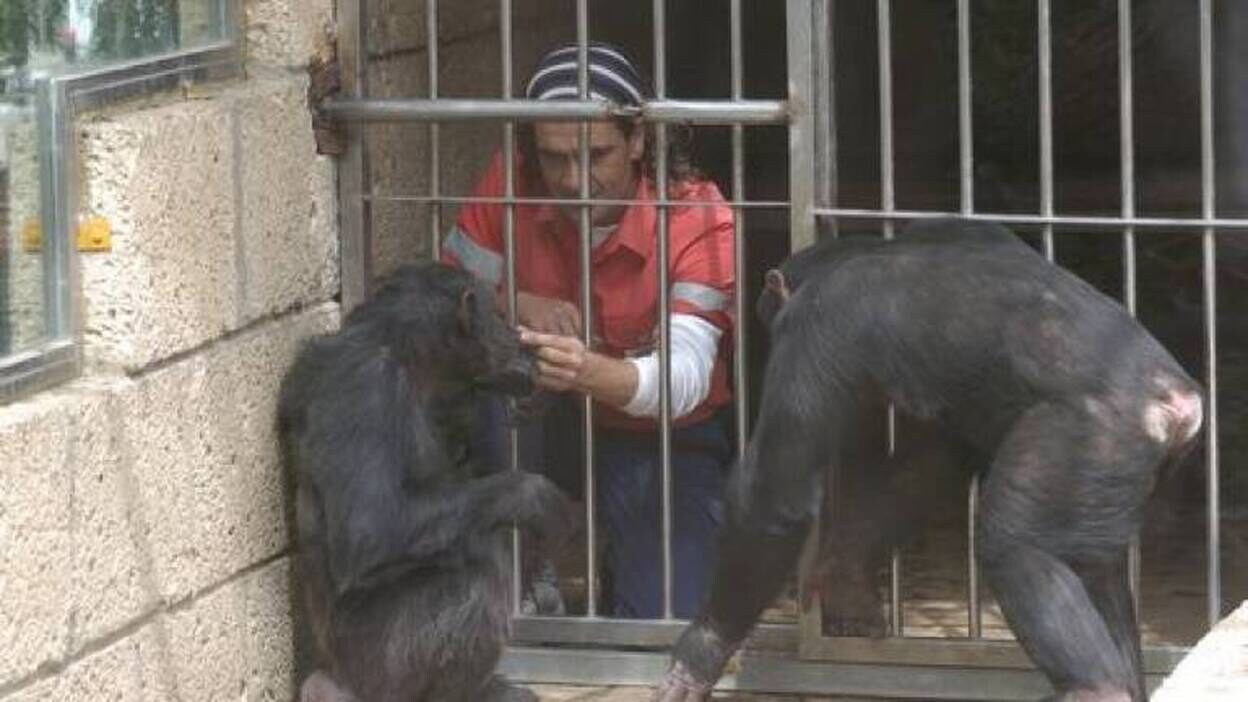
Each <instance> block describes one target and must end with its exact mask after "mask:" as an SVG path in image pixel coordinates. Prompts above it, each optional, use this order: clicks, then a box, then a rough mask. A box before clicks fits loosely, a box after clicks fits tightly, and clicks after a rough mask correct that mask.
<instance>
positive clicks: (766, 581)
mask: <svg viewBox="0 0 1248 702" xmlns="http://www.w3.org/2000/svg"><path fill="white" fill-rule="evenodd" d="M943 226H945V227H952V228H953V230H954V232H955V233H956V229H957V228H958V227H961V228H963V229H972V228H973V227H971V226H970V225H967V224H965V223H962V224H959V223H944V225H943ZM976 226H979V227H982V225H976ZM948 238H950V237H945V236H935V237H931V238H930V239H928V240H923V238H922V237H917V238H911V239H909V240H907V238H906V237H902V238H901V239H899V240H896V241H883V240H878V241H872V242H865V241H862V240H849V241H845V242H836V241H833V242H828V243H827V244H821V245H819V246H818V247H816V248H814V249H811V250H808V251H805V252H802V253H799V254H797V255H796V256H794V257H793V259H792V260H790V261H789V262H788V263H786V264H785V265H784V266H782V267H781V268H780V269H779V270H778V271H776V272H773V273H769V276H768V290H767V291H766V292H765V293H764V295H765V296H770V297H772V298H773V299H772V300H770V301H769V302H767V303H766V304H765V305H760V309H770V310H772V314H774V319H772V321H771V335H772V342H773V344H772V350H771V356H770V358H769V360H768V365H767V372H766V376H765V379H764V388H763V395H762V399H761V409H760V412H759V419H758V425H757V427H756V429H755V430H754V434H753V436H752V437H751V439H750V443H749V447H748V449H747V451H746V454H745V457H744V459H743V461H742V464H741V466H740V467H739V468H738V471H737V473H736V475H735V478H734V487H733V490H732V495H731V499H732V509H731V511H730V516H729V519H728V523H727V524H726V527H725V530H724V532H723V535H722V541H721V544H720V550H719V559H718V562H717V565H716V571H715V575H714V578H713V581H712V585H711V591H710V595H709V601H708V602H707V604H706V606H705V607H704V608H703V611H702V612H701V613H700V615H699V616H698V618H697V619H696V620H695V621H694V622H693V624H691V625H690V627H689V628H688V629H687V630H686V631H685V633H684V634H683V635H682V636H681V638H680V640H679V641H678V642H677V644H676V647H675V650H674V651H673V659H674V660H673V665H672V667H671V669H670V670H669V672H668V674H667V676H666V677H665V679H664V681H663V684H662V687H661V688H660V691H659V692H658V694H657V695H656V699H658V700H661V701H662V702H685V701H690V700H698V701H700V700H703V699H706V697H707V695H708V691H709V689H710V687H711V686H712V685H713V684H714V682H715V681H716V680H717V679H718V677H719V675H720V674H721V671H722V669H723V666H724V664H725V662H726V661H727V659H728V658H729V656H731V654H732V653H733V651H734V650H735V649H736V648H737V647H738V646H739V644H740V643H741V641H742V640H743V639H744V638H745V636H746V634H747V633H748V632H749V630H750V628H751V627H752V626H753V624H754V622H755V621H756V620H757V618H758V616H759V614H760V612H761V611H762V609H763V608H764V607H765V606H766V605H767V604H769V603H770V602H771V600H772V599H773V598H774V597H775V596H776V594H777V593H778V592H779V590H780V588H781V587H782V585H783V583H784V579H785V577H786V575H787V574H788V573H789V572H790V571H791V570H792V568H793V566H794V565H795V563H796V561H797V557H798V552H799V550H800V548H801V545H802V542H803V540H804V538H805V536H806V534H807V531H808V528H809V525H810V523H811V521H812V519H813V517H814V514H815V512H816V510H817V509H819V505H820V501H821V488H822V486H823V477H824V476H823V473H824V470H823V468H824V467H826V466H827V465H828V463H829V461H834V460H839V456H840V448H841V446H842V445H843V444H844V443H845V442H846V440H847V437H848V436H849V435H850V434H852V433H853V432H854V431H855V430H856V425H857V423H858V422H859V420H860V418H861V417H862V416H863V415H864V412H867V411H868V410H870V409H871V408H874V407H876V406H878V405H879V404H880V402H881V400H882V399H887V400H888V401H891V402H892V403H894V404H895V405H896V407H897V408H898V409H899V411H902V412H904V413H906V414H908V415H910V416H913V417H915V418H917V419H918V420H919V421H923V422H931V423H932V424H933V425H935V426H938V427H939V428H940V429H941V431H943V432H944V433H945V434H946V435H948V436H949V437H951V438H952V439H953V440H955V441H956V442H958V443H959V444H962V445H965V446H967V447H970V449H971V450H973V451H975V452H977V453H978V454H980V455H982V456H986V457H988V458H987V460H986V463H987V465H988V468H987V470H986V472H985V473H984V476H983V480H982V490H981V510H980V514H979V521H978V522H977V523H976V525H975V529H976V537H977V539H978V543H979V554H978V555H979V559H980V565H981V567H982V568H983V569H984V573H985V576H986V577H987V579H988V582H989V584H990V585H991V586H992V587H993V589H994V591H995V592H996V594H997V597H998V599H999V601H1000V604H1001V608H1002V610H1003V612H1004V613H1005V616H1006V619H1007V620H1008V621H1009V623H1010V625H1011V627H1012V628H1013V630H1014V633H1015V635H1016V636H1017V637H1018V639H1019V641H1020V642H1021V644H1022V645H1023V647H1024V649H1025V650H1026V651H1027V653H1028V654H1029V655H1030V656H1031V657H1032V659H1033V660H1034V661H1035V663H1036V664H1037V665H1038V666H1039V668H1040V669H1041V670H1042V671H1043V672H1044V673H1045V675H1046V676H1047V677H1048V678H1049V680H1050V682H1051V683H1052V684H1053V686H1054V688H1055V689H1056V690H1057V691H1058V694H1059V695H1060V696H1061V697H1060V698H1061V699H1067V700H1076V699H1077V700H1115V701H1119V700H1121V701H1126V700H1142V699H1144V698H1145V692H1144V687H1143V679H1142V675H1141V666H1140V653H1139V650H1140V649H1139V630H1138V628H1137V625H1136V622H1135V617H1134V612H1133V609H1132V603H1131V598H1130V593H1129V590H1128V585H1127V573H1126V544H1127V542H1128V540H1129V539H1130V537H1131V535H1132V534H1134V533H1135V532H1136V530H1137V529H1138V527H1139V523H1140V519H1141V512H1142V509H1143V507H1144V503H1145V501H1146V499H1147V498H1148V496H1149V494H1150V492H1151V491H1152V489H1153V486H1154V483H1155V482H1156V480H1157V477H1158V474H1159V472H1160V470H1161V469H1162V467H1163V466H1164V465H1167V464H1173V463H1174V462H1176V461H1177V460H1178V459H1179V457H1180V456H1181V454H1182V452H1183V451H1184V449H1185V448H1186V447H1187V446H1188V445H1189V444H1190V442H1191V440H1192V438H1193V437H1194V436H1195V434H1196V432H1197V431H1198V430H1199V428H1200V425H1201V417H1202V410H1201V407H1202V396H1201V389H1200V387H1199V386H1198V385H1197V384H1196V383H1195V382H1194V381H1193V380H1192V379H1191V378H1190V377H1188V375H1187V374H1186V373H1185V372H1184V371H1183V369H1182V368H1180V367H1179V365H1178V363H1176V362H1175V360H1174V359H1173V358H1172V357H1171V356H1170V355H1169V354H1168V353H1167V352H1166V351H1165V349H1163V348H1162V347H1161V346H1160V345H1159V344H1158V343H1157V342H1156V341H1155V340H1154V339H1153V338H1152V337H1151V336H1149V334H1148V333H1147V332H1146V331H1145V330H1144V329H1143V328H1142V327H1140V325H1139V324H1138V323H1136V322H1135V320H1133V319H1132V318H1131V317H1130V316H1129V315H1128V314H1127V313H1126V312H1125V311H1124V310H1123V309H1122V308H1121V307H1120V306H1119V305H1118V304H1117V303H1116V302H1114V301H1113V300H1111V299H1109V298H1108V297H1106V296H1104V295H1102V294H1101V293H1099V292H1097V291H1096V290H1095V289H1093V288H1092V287H1091V286H1089V285H1087V284H1086V283H1084V282H1083V281H1081V280H1079V279H1078V278H1076V277H1075V276H1073V275H1071V274H1070V273H1068V272H1066V271H1064V270H1063V269H1061V268H1059V267H1057V266H1055V265H1053V264H1051V263H1048V262H1047V261H1045V260H1044V259H1043V258H1042V257H1041V256H1039V255H1037V254H1036V253H1035V252H1033V251H1032V250H1030V249H1029V248H1027V247H1026V246H1023V245H1020V244H1019V243H1018V241H1017V240H1015V239H1013V237H1012V236H1009V235H1008V232H1002V234H1001V235H1000V236H995V235H990V236H975V237H972V239H971V240H969V241H965V242H960V241H948V240H946V239H948ZM885 518H887V517H886V516H885Z"/></svg>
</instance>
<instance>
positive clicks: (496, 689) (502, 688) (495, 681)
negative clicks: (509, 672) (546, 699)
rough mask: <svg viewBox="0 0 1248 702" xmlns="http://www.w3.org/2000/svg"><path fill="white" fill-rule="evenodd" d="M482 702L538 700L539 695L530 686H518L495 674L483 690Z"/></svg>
mask: <svg viewBox="0 0 1248 702" xmlns="http://www.w3.org/2000/svg"><path fill="white" fill-rule="evenodd" d="M481 702H538V699H537V695H536V694H535V693H534V692H533V691H532V690H529V689H528V688H524V687H517V686H515V685H512V684H511V683H509V682H507V681H506V680H505V679H503V676H501V675H495V676H494V677H492V678H490V681H489V682H488V683H486V684H485V687H484V688H483V689H482V690H481Z"/></svg>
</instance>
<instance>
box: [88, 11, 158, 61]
mask: <svg viewBox="0 0 1248 702" xmlns="http://www.w3.org/2000/svg"><path fill="white" fill-rule="evenodd" d="M92 14H93V15H94V18H95V34H94V35H93V36H92V38H91V56H92V57H93V58H97V59H105V60H107V59H122V58H132V57H135V56H144V55H150V54H155V53H159V52H162V51H170V50H172V49H174V48H176V47H177V45H178V5H177V0H97V2H96V6H95V11H94V12H93V13H92Z"/></svg>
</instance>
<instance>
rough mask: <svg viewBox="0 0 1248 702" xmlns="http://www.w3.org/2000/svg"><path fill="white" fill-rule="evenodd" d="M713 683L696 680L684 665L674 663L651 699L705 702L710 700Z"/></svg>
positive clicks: (662, 701) (677, 662) (654, 701)
mask: <svg viewBox="0 0 1248 702" xmlns="http://www.w3.org/2000/svg"><path fill="white" fill-rule="evenodd" d="M714 686H715V683H714V682H709V683H708V682H703V681H701V680H698V679H697V678H696V677H694V675H693V674H692V673H690V672H689V669H688V668H686V667H685V664H684V663H681V662H680V661H676V662H675V663H673V664H672V667H671V668H668V670H667V675H665V676H663V682H661V683H659V689H658V691H657V692H655V693H654V697H652V698H651V699H652V701H653V702H706V701H707V700H709V699H711V688H713V687H714Z"/></svg>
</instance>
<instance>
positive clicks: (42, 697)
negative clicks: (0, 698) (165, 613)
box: [5, 620, 188, 702]
mask: <svg viewBox="0 0 1248 702" xmlns="http://www.w3.org/2000/svg"><path fill="white" fill-rule="evenodd" d="M162 624H163V623H162V622H160V621H159V620H157V621H155V622H153V623H151V624H148V625H147V626H144V627H141V628H140V629H139V630H138V631H136V632H134V633H132V634H130V635H129V636H127V637H125V638H123V639H121V640H120V641H118V642H116V643H113V644H112V645H110V646H108V647H106V648H104V649H103V650H101V651H99V652H96V653H92V654H91V655H89V656H87V657H86V658H83V659H81V660H78V661H75V662H74V663H72V664H71V665H69V666H67V667H66V668H64V669H63V670H55V671H51V673H50V674H49V675H48V676H47V677H44V678H42V679H39V680H36V681H35V682H34V683H32V684H31V685H29V686H27V687H23V688H21V689H19V690H17V691H16V692H14V693H13V694H12V696H11V697H6V698H5V702H167V701H168V700H177V699H188V698H183V697H179V696H177V694H176V690H175V688H174V687H173V683H174V681H173V677H172V670H171V668H170V665H169V662H168V653H169V652H168V646H167V644H166V641H165V638H166V637H165V634H164V630H163V626H162Z"/></svg>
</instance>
